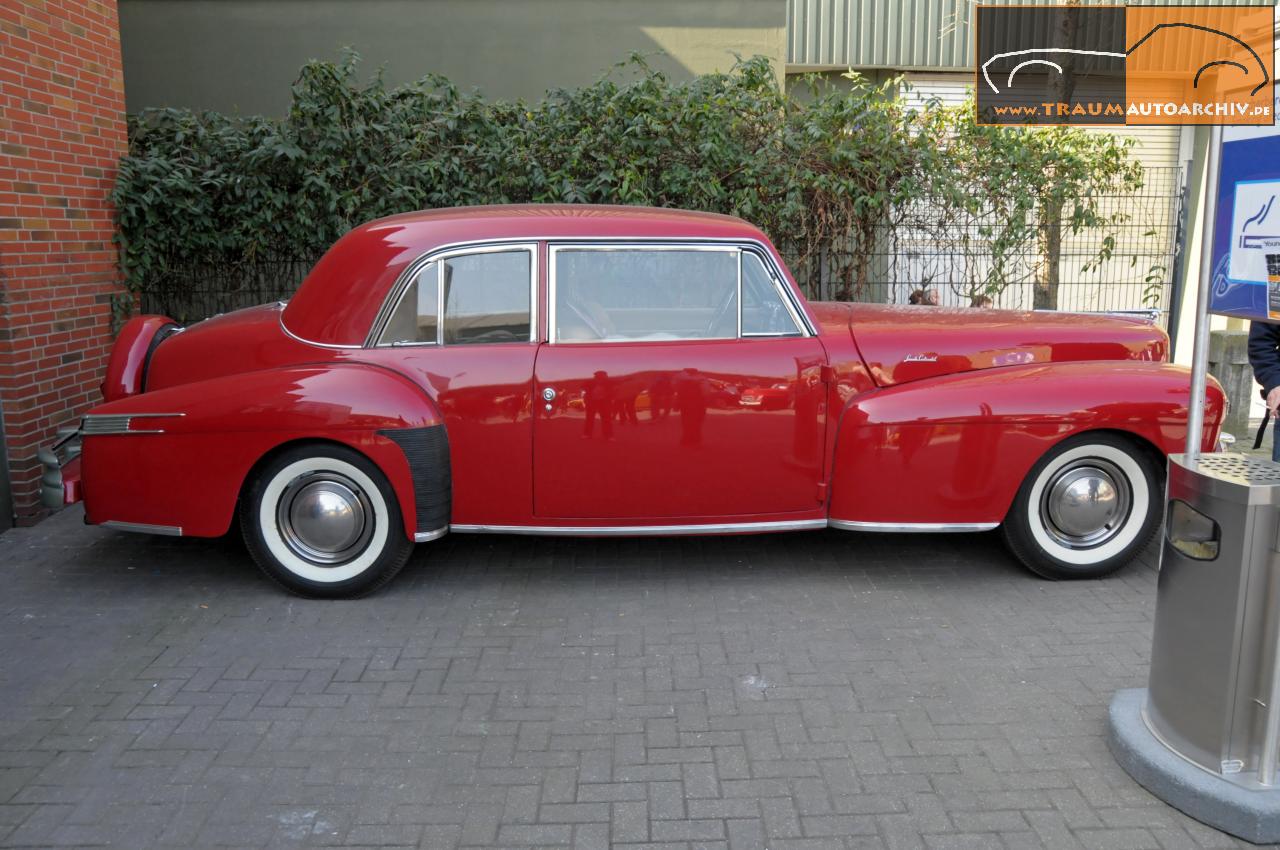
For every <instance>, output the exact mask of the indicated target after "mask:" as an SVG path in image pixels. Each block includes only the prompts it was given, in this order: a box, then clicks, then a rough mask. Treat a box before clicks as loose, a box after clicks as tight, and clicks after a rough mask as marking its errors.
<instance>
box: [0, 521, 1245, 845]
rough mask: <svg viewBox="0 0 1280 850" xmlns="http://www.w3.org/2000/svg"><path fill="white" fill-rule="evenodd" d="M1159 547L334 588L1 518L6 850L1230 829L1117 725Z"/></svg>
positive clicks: (868, 540) (600, 569)
mask: <svg viewBox="0 0 1280 850" xmlns="http://www.w3.org/2000/svg"><path fill="white" fill-rule="evenodd" d="M1151 559H1152V553H1148V556H1147V558H1146V561H1147V563H1145V564H1138V565H1134V566H1132V567H1130V568H1129V569H1127V570H1126V571H1124V572H1122V573H1121V574H1120V575H1118V576H1116V577H1114V578H1112V579H1109V580H1106V581H1098V582H1084V583H1073V584H1054V583H1049V582H1044V581H1039V580H1037V579H1034V578H1032V577H1030V576H1029V575H1028V574H1026V573H1024V572H1022V571H1021V570H1020V569H1018V568H1017V567H1015V566H1014V565H1013V563H1012V562H1011V561H1010V559H1009V558H1008V557H1007V556H1006V555H1005V554H1004V552H1003V550H1002V549H1001V548H1000V546H999V543H998V541H997V540H996V539H995V537H994V536H993V535H981V536H969V537H943V536H935V537H929V536H916V537H908V536H872V535H851V534H847V533H843V532H835V531H833V532H822V533H811V534H808V535H782V536H773V537H756V538H736V539H715V540H697V539H673V540H652V539H649V540H639V541H574V540H557V539H520V538H499V537H490V538H486V537H464V536H460V535H459V536H453V537H449V538H446V539H445V540H443V541H441V542H439V543H436V544H432V545H431V546H429V547H426V548H423V549H422V550H420V554H419V556H418V557H417V558H416V559H415V560H414V561H413V562H412V563H411V564H410V565H409V567H407V568H406V570H405V572H404V573H403V574H402V575H401V577H400V578H399V579H398V580H397V581H396V582H395V583H394V584H393V585H392V586H391V587H390V588H388V589H387V590H386V591H385V592H383V593H382V594H380V595H378V596H376V597H374V598H371V599H367V600H362V601H357V602H308V601H303V600H299V599H295V598H291V597H288V596H285V595H283V594H282V593H280V592H279V591H277V590H275V589H274V588H273V587H272V586H271V585H269V584H268V583H267V582H265V581H264V580H261V579H260V578H259V577H258V575H257V574H256V572H255V570H254V568H253V567H252V566H251V565H250V564H249V562H248V560H247V556H246V555H245V554H244V552H243V550H242V548H241V547H240V546H239V545H238V544H237V543H236V542H234V541H231V540H223V541H197V540H173V539H167V538H148V537H140V536H132V535H127V534H122V533H117V532H110V531H103V530H99V529H94V528H86V527H84V526H83V525H82V524H81V522H80V515H79V513H78V512H77V511H67V512H64V513H63V514H61V515H59V516H57V517H55V518H53V519H51V520H49V521H47V522H45V523H44V524H42V525H40V526H38V527H37V528H34V529H20V530H16V531H11V532H8V533H5V534H3V535H0V581H2V582H3V584H2V585H0V587H2V588H3V589H2V590H0V846H3V847H23V846H50V845H84V846H88V845H102V844H109V845H114V846H119V847H128V848H142V847H150V846H171V847H213V846H243V847H263V846H279V847H289V846H298V845H302V844H310V845H338V846H353V845H369V846H401V845H403V846H407V847H455V846H485V847H492V846H513V847H514V846H530V845H574V846H579V847H605V846H608V845H610V844H612V845H613V846H639V845H642V844H649V845H650V846H655V845H662V846H669V847H725V846H728V847H732V848H748V847H763V846H768V847H773V848H789V847H793V848H826V847H833V848H834V847H845V848H876V847H889V848H914V847H928V848H935V847H936V848H967V847H973V848H998V847H1040V846H1046V847H1055V848H1059V847H1062V848H1071V847H1085V848H1142V847H1153V848H1154V847H1160V848H1183V847H1225V846H1235V842H1233V841H1232V840H1231V839H1229V838H1227V837H1225V836H1223V835H1222V834H1220V833H1217V832H1215V831H1213V830H1211V829H1209V828H1207V827H1204V826H1201V825H1199V824H1197V823H1195V822H1194V821H1191V820H1189V819H1187V818H1185V817H1183V816H1182V815H1180V814H1178V813H1177V812H1175V811H1173V810H1171V809H1169V808H1168V807H1166V806H1165V805H1164V804H1162V803H1160V802H1159V801H1157V800H1156V799H1154V798H1153V797H1151V796H1150V795H1149V794H1147V793H1146V792H1145V791H1144V790H1143V789H1142V788H1140V787H1138V786H1137V785H1135V784H1134V783H1133V782H1132V781H1131V780H1129V778H1128V777H1127V776H1126V775H1125V774H1124V773H1123V772H1122V771H1121V770H1120V769H1119V768H1118V767H1117V766H1116V765H1115V763H1114V762H1113V761H1112V759H1111V756H1110V755H1109V753H1108V752H1107V748H1106V745H1105V743H1104V733H1105V710H1106V706H1107V703H1108V701H1109V700H1110V698H1111V695H1112V693H1113V692H1114V691H1115V690H1116V689H1117V688H1123V687H1132V686H1140V685H1143V684H1145V682H1146V673H1147V654H1148V646H1149V640H1150V629H1151V612H1152V606H1153V593H1154V587H1155V574H1154V572H1152V570H1151Z"/></svg>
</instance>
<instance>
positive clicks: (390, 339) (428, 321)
mask: <svg viewBox="0 0 1280 850" xmlns="http://www.w3.org/2000/svg"><path fill="white" fill-rule="evenodd" d="M439 309H440V264H439V263H428V264H427V265H426V266H424V267H423V269H422V271H420V272H418V276H417V277H415V278H414V279H413V283H411V284H409V288H408V289H407V290H405V293H404V295H403V296H401V298H400V303H399V304H398V305H396V309H395V311H394V312H392V314H391V318H390V320H388V321H387V326H386V327H385V328H384V329H383V331H382V336H380V337H378V345H396V344H400V345H405V344H415V343H424V342H436V341H437V339H438V326H439V320H438V316H439Z"/></svg>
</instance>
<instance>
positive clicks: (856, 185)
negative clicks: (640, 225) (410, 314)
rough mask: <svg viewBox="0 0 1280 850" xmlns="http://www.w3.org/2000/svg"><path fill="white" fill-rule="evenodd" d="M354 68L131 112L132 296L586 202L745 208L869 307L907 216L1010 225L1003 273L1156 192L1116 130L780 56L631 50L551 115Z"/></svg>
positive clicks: (122, 225)
mask: <svg viewBox="0 0 1280 850" xmlns="http://www.w3.org/2000/svg"><path fill="white" fill-rule="evenodd" d="M357 64H358V57H357V56H356V55H355V54H353V53H348V54H347V55H346V56H345V57H344V58H343V60H342V61H341V62H339V63H337V64H333V63H325V62H311V63H308V64H307V65H306V66H305V67H304V68H303V69H302V71H301V74H300V76H299V78H298V80H297V81H296V82H295V84H294V86H293V105H292V108H291V109H290V111H289V114H288V116H287V117H285V118H283V119H273V118H264V117H228V116H225V115H220V114H217V113H213V112H204V113H194V112H191V111H188V110H180V109H164V110H148V111H146V112H144V113H142V114H140V115H137V116H134V117H132V118H131V120H130V148H129V155H128V156H127V157H125V158H124V160H123V161H122V162H121V167H120V173H119V178H118V182H117V185H116V189H115V193H114V201H115V205H116V209H117V216H118V224H119V229H118V237H117V238H118V241H119V246H120V256H121V264H122V267H123V269H124V272H125V276H126V280H127V283H128V285H129V287H130V288H131V289H133V290H134V291H143V290H148V291H154V290H156V289H163V288H165V287H169V288H172V289H175V290H180V289H181V288H182V287H183V286H185V285H187V283H186V278H185V277H184V275H183V274H182V270H183V269H188V268H191V267H193V266H198V265H202V264H203V265H216V266H218V267H220V268H222V269H229V270H232V274H231V276H232V277H234V270H235V269H236V268H240V267H244V266H246V265H248V264H252V263H254V262H257V261H261V260H264V259H268V258H281V257H285V258H308V259H313V258H315V257H318V256H319V255H320V254H321V253H322V252H323V251H324V250H325V249H326V248H327V247H328V246H329V245H330V244H331V243H332V242H333V241H335V240H336V239H337V238H338V237H339V236H341V235H342V234H343V233H344V232H346V231H347V230H349V229H350V228H351V227H353V226H355V225H357V224H360V223H362V222H365V221H368V220H370V219H374V218H378V217H380V216H384V215H390V214H393V213H398V212H403V211H406V210H413V209H423V208H435V207H447V206H463V205H472V204H487V203H522V202H570V203H620V204H643V205H653V206H667V207H682V208H689V209H700V210H710V211H716V212H723V213H729V214H733V215H738V216H741V217H743V218H745V219H747V220H749V221H752V222H753V223H755V224H757V225H759V226H760V227H761V228H762V229H764V230H765V231H766V232H767V233H769V234H770V236H771V238H773V239H774V241H775V242H776V243H777V244H778V245H779V246H780V247H781V248H782V249H783V250H784V251H785V252H786V253H787V254H788V255H789V256H790V257H791V258H792V260H793V262H794V263H795V264H796V265H797V266H800V267H803V266H804V265H805V264H807V263H809V262H810V261H811V260H814V259H815V258H818V257H822V258H823V261H824V262H825V263H827V266H826V268H827V271H828V274H830V275H833V276H834V277H835V278H836V279H837V280H838V281H839V286H838V292H837V295H838V296H840V297H850V296H852V295H854V294H856V293H857V292H858V291H859V290H860V289H861V288H862V287H864V286H865V285H866V283H867V280H868V277H869V274H870V266H871V257H872V255H873V254H874V251H875V245H876V240H877V232H878V229H881V228H883V227H885V226H886V225H892V224H893V223H894V222H895V221H896V220H902V219H903V217H904V216H907V215H912V216H913V218H912V221H913V222H916V223H915V224H913V226H917V227H929V228H936V232H937V233H938V234H940V235H946V234H954V233H955V232H956V228H957V227H961V226H962V225H963V226H969V224H972V222H973V221H977V220H978V219H979V218H981V220H983V221H987V222H992V221H994V222H997V224H995V225H991V224H988V225H986V227H987V229H986V231H981V228H980V232H978V238H979V239H981V240H982V241H984V243H985V244H986V247H987V248H988V249H990V250H991V251H992V252H993V255H995V256H997V259H998V257H999V256H1005V255H1010V256H1011V255H1012V254H1013V253H1014V252H1015V251H1017V250H1020V249H1022V248H1023V247H1025V246H1026V245H1027V244H1028V243H1029V242H1035V243H1038V244H1040V245H1041V246H1042V252H1044V253H1045V255H1046V263H1047V262H1050V258H1049V257H1048V252H1051V251H1052V250H1053V249H1054V246H1053V244H1052V242H1053V240H1052V237H1053V235H1054V234H1055V233H1056V234H1057V238H1058V241H1059V242H1060V239H1061V234H1062V232H1063V228H1065V229H1066V231H1067V232H1069V233H1074V232H1079V231H1080V230H1082V229H1084V228H1091V227H1100V226H1101V227H1103V228H1105V227H1106V226H1108V225H1114V224H1116V222H1115V221H1113V220H1111V219H1109V218H1108V217H1107V216H1105V215H1103V214H1102V213H1100V212H1099V211H1098V210H1097V209H1096V208H1095V207H1094V205H1093V201H1092V199H1093V198H1094V197H1096V196H1097V195H1099V194H1100V193H1102V192H1104V191H1113V190H1115V189H1116V188H1117V187H1120V188H1136V187H1138V186H1140V185H1141V170H1140V168H1139V167H1138V166H1137V165H1136V164H1135V163H1132V162H1131V161H1129V160H1128V158H1127V156H1126V152H1125V148H1124V145H1122V144H1120V143H1119V142H1117V141H1116V139H1115V138H1114V137H1110V136H1104V135H1091V134H1086V133H1083V132H1081V131H1078V130H1066V129H1023V130H1009V129H1001V128H995V127H978V126H975V125H974V123H973V120H972V115H973V110H972V107H971V106H965V107H952V108H947V107H943V106H942V105H940V104H938V103H936V102H935V103H930V104H928V105H926V106H924V107H923V108H909V107H908V106H907V104H906V103H905V102H904V101H903V100H902V99H901V98H898V97H895V96H894V95H895V91H896V88H897V87H898V86H899V85H900V81H898V80H893V81H889V82H886V83H884V84H882V85H872V84H870V83H868V82H867V81H865V80H864V79H863V78H861V77H859V76H858V75H856V74H852V73H851V74H850V75H849V77H850V80H851V83H850V87H849V89H848V90H847V91H832V90H824V91H820V90H818V89H817V87H816V84H815V87H814V90H813V92H812V95H813V96H812V98H811V99H809V100H807V101H806V102H800V101H799V100H796V99H792V98H790V97H788V96H787V95H786V94H784V93H783V92H782V91H780V89H779V87H778V83H777V79H776V77H775V76H774V74H773V71H772V69H771V68H770V66H769V64H768V62H767V61H766V60H764V59H762V58H756V59H752V60H749V61H744V62H741V63H739V64H738V66H737V67H735V68H734V70H733V71H732V72H730V73H728V74H711V75H706V76H702V77H698V78H695V79H693V80H691V81H689V82H683V83H673V82H671V81H670V80H668V79H667V78H666V77H665V76H663V75H662V74H661V73H658V72H656V71H652V70H650V69H648V68H647V67H646V66H645V65H644V63H643V60H642V59H640V58H637V57H633V58H632V60H631V64H633V66H634V67H635V68H636V69H637V70H638V71H639V74H638V76H637V78H636V79H635V80H634V81H633V82H629V83H626V84H620V83H618V82H615V81H613V80H611V79H609V78H604V79H601V80H600V81H598V82H596V83H594V84H593V85H589V86H585V87H583V88H579V89H573V90H556V91H552V92H549V93H548V94H547V95H546V96H545V97H544V98H543V99H542V100H541V101H539V102H537V103H526V102H523V101H500V100H486V99H484V98H482V97H481V96H479V95H478V94H475V93H470V92H463V91H460V90H459V89H458V88H457V87H456V86H455V85H453V84H452V83H450V82H449V81H448V80H447V79H445V78H443V77H439V76H429V77H426V78H424V79H423V80H421V81H418V82H416V83H411V84H408V85H403V86H400V87H396V88H388V87H387V86H386V85H385V83H384V81H383V79H382V77H381V75H380V74H379V75H374V77H373V78H372V80H371V81H369V82H367V83H361V82H360V81H359V79H358V75H357ZM922 205H923V206H922ZM921 209H925V210H926V211H927V213H928V214H927V215H924V216H921V215H920V210H921ZM993 211H994V212H995V213H996V214H995V215H993V214H992V213H993ZM1046 215H1047V216H1048V218H1046V217H1045V216H1046ZM966 222H968V224H965V223H966ZM970 230H972V227H970ZM835 244H839V245H841V246H843V250H842V251H840V252H838V254H837V253H833V252H830V251H829V250H828V249H830V247H831V246H832V245H835ZM1111 244H1112V246H1114V239H1113V240H1112V243H1111ZM1099 250H1100V257H1101V256H1102V255H1104V254H1105V252H1106V251H1107V250H1108V248H1107V246H1106V244H1105V239H1104V240H1103V244H1100V247H1099ZM832 258H834V259H832ZM1054 265H1055V267H1056V262H1054ZM1006 272H1007V269H1005V267H1004V264H1002V263H1001V262H998V261H997V262H994V263H993V264H992V266H991V268H990V269H989V270H988V271H985V272H984V273H983V275H982V277H981V279H975V280H970V281H965V282H964V283H963V285H964V286H965V287H966V288H967V289H968V290H972V291H973V292H978V291H984V292H988V293H997V292H999V291H1000V289H1002V288H1003V287H1004V286H1006V285H1007V284H1008V283H1009V282H1010V279H1009V277H1008V275H1007V273H1006Z"/></svg>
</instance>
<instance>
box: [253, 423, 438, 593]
mask: <svg viewBox="0 0 1280 850" xmlns="http://www.w3.org/2000/svg"><path fill="white" fill-rule="evenodd" d="M240 525H241V528H242V530H243V532H244V538H245V543H246V544H247V545H248V547H249V552H250V553H251V554H252V555H253V558H254V560H255V561H256V562H257V563H258V566H259V567H261V568H262V571H263V572H264V573H266V574H267V576H268V577H269V578H271V579H272V580H273V581H275V582H276V583H277V584H279V585H281V586H282V587H284V588H285V589H287V590H290V591H292V592H294V593H297V594H300V595H302V596H312V597H321V598H349V597H354V596H362V595H364V594H366V593H370V592H372V591H374V590H377V589H378V588H379V587H382V586H383V585H384V584H386V583H387V582H389V581H390V580H391V579H392V578H394V577H395V575H396V573H398V572H399V571H400V568H401V567H403V566H404V564H405V561H406V560H408V558H409V554H410V553H411V552H412V551H413V542H412V541H411V540H410V539H409V538H408V537H407V536H406V535H405V532H404V522H403V518H402V515H401V513H400V505H399V502H398V500H397V499H396V495H395V492H394V491H393V490H392V489H391V485H390V483H389V482H388V481H387V479H386V476H384V475H383V474H382V472H381V471H380V470H379V469H378V468H377V467H376V466H375V465H374V464H373V463H372V462H370V461H369V460H368V458H366V457H364V456H363V455H361V454H359V453H358V452H356V451H353V450H351V449H348V448H346V447H344V446H338V445H330V444H307V445H299V446H295V447H292V448H289V449H286V450H285V451H283V452H281V453H280V454H278V455H276V456H275V457H274V458H272V459H271V460H270V462H268V463H267V464H266V465H265V466H264V467H263V468H262V469H260V470H258V472H257V473H256V475H255V476H254V478H253V480H252V481H251V482H249V486H248V488H247V489H246V492H245V493H244V495H243V497H242V498H241V501H240Z"/></svg>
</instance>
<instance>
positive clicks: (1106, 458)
mask: <svg viewBox="0 0 1280 850" xmlns="http://www.w3.org/2000/svg"><path fill="white" fill-rule="evenodd" d="M1161 505H1162V499H1161V496H1160V470H1159V467H1158V466H1157V465H1156V462H1155V460H1154V459H1153V458H1152V457H1151V456H1150V455H1149V453H1148V452H1146V451H1144V450H1143V449H1142V448H1140V447H1139V446H1138V445H1136V444H1135V443H1134V442H1132V441H1130V440H1128V439H1125V438H1124V437H1121V436H1118V435H1114V434H1083V435H1081V436H1079V437H1073V438H1071V439H1069V440H1065V441H1063V442H1062V443H1061V444H1059V445H1058V446H1055V447H1054V448H1053V450H1052V451H1050V452H1048V453H1047V454H1046V455H1045V456H1044V457H1043V458H1041V459H1040V461H1039V462H1038V463H1037V464H1036V465H1035V466H1034V467H1032V469H1031V471H1030V472H1029V473H1028V474H1027V478H1026V480H1025V481H1023V483H1022V486H1021V487H1020V488H1019V489H1018V494H1017V496H1015V497H1014V501H1013V507H1011V508H1010V509H1009V514H1008V516H1006V517H1005V521H1004V524H1003V525H1002V526H1001V531H1002V533H1003V535H1004V539H1005V543H1006V544H1008V546H1009V549H1010V550H1011V551H1012V552H1013V554H1014V555H1015V556H1017V558H1018V560H1020V561H1022V563H1023V564H1025V565H1026V566H1027V567H1028V568H1029V569H1030V570H1031V571H1032V572H1035V573H1037V574H1039V575H1041V576H1044V577H1045V578H1052V579H1076V578H1099V577H1101V576H1104V575H1107V574H1108V573H1112V572H1115V571H1116V570H1118V569H1119V568H1120V567H1122V566H1124V565H1125V564H1127V563H1128V562H1129V561H1131V560H1133V558H1134V556H1136V555H1137V554H1138V553H1139V552H1140V551H1142V549H1143V548H1145V547H1146V546H1147V544H1148V543H1150V542H1151V538H1152V536H1153V535H1154V534H1155V533H1156V530H1157V528H1158V527H1159V525H1160V513H1161V510H1160V509H1161Z"/></svg>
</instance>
